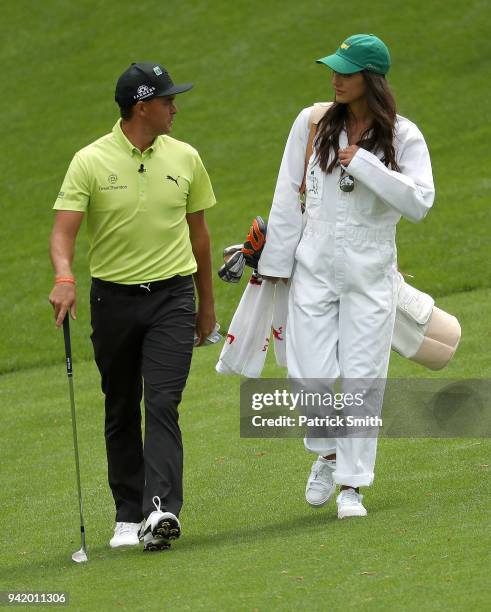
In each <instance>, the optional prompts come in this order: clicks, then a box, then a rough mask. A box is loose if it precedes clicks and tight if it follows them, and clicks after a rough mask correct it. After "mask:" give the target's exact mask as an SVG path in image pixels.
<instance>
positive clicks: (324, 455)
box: [259, 34, 434, 518]
mask: <svg viewBox="0 0 491 612" xmlns="http://www.w3.org/2000/svg"><path fill="white" fill-rule="evenodd" d="M318 62H319V63H322V64H325V65H326V66H328V67H330V68H331V69H332V70H333V75H332V85H333V88H334V92H335V101H334V103H333V104H332V105H331V106H330V107H329V109H328V110H327V112H326V113H325V115H324V116H323V118H322V119H321V121H320V122H319V125H318V129H317V135H316V139H315V141H314V150H313V154H312V156H311V158H310V161H309V164H308V167H307V170H306V209H305V215H306V222H305V223H302V212H301V207H300V205H299V190H300V187H301V185H302V182H303V178H304V157H305V153H306V147H307V140H308V136H309V125H308V124H309V116H310V113H311V110H312V109H310V108H307V109H304V110H303V111H302V112H301V113H300V114H299V116H298V117H297V119H296V120H295V122H294V124H293V127H292V129H291V132H290V135H289V138H288V141H287V144H286V148H285V152H284V155H283V160H282V163H281V168H280V172H279V176H278V182H277V186H276V190H275V195H274V199H273V205H272V209H271V213H270V217H269V222H268V237H267V241H266V245H265V248H264V251H263V254H262V256H261V260H260V263H259V272H260V274H262V275H263V276H265V277H266V278H268V279H270V280H272V281H273V282H275V281H276V280H278V279H279V278H283V279H288V278H290V277H291V278H292V282H291V289H290V296H289V306H288V331H287V365H288V375H289V377H290V378H294V379H302V380H305V379H317V380H319V379H322V380H324V381H326V380H328V379H330V380H332V379H337V378H338V377H341V379H342V380H345V381H349V380H351V381H353V380H355V381H356V380H358V381H359V380H360V379H370V380H373V379H382V380H383V379H385V377H386V375H387V369H388V362H389V354H390V350H391V336H392V330H393V325H394V317H395V307H396V272H397V263H396V247H395V226H396V224H397V222H398V221H399V219H400V218H401V216H404V217H405V218H407V219H409V220H411V221H414V222H417V221H420V220H421V219H423V218H424V216H425V215H426V213H427V212H428V210H429V209H430V208H431V206H432V204H433V199H434V187H433V177H432V171H431V164H430V158H429V154H428V149H427V146H426V143H425V141H424V138H423V136H422V134H421V132H420V131H419V130H418V128H417V127H416V125H414V123H412V122H410V121H409V120H408V119H405V118H404V117H401V116H399V115H396V111H395V102H394V98H393V96H392V94H391V91H390V89H389V86H388V84H387V81H386V79H385V75H386V74H387V72H388V70H389V67H390V55H389V51H388V49H387V47H386V46H385V44H384V43H383V42H382V41H381V40H380V39H379V38H377V37H376V36H373V35H368V34H358V35H355V36H351V37H349V38H348V39H347V40H345V41H344V42H343V43H342V44H341V46H340V47H339V49H338V50H337V51H336V53H335V54H333V55H329V56H327V57H325V58H323V59H321V60H318ZM302 225H304V230H303V233H302ZM382 393H383V389H382ZM380 404H381V397H380ZM304 442H305V447H306V448H307V450H309V451H311V452H314V453H316V454H317V455H319V457H318V459H317V460H316V461H315V462H314V464H313V466H312V470H311V474H310V476H309V479H308V482H307V487H306V498H307V502H308V503H310V504H311V505H312V506H321V505H323V504H325V503H326V502H327V501H328V499H329V498H330V497H331V496H332V495H333V493H334V491H335V489H336V484H338V485H340V486H341V491H340V494H339V495H338V497H337V505H338V517H339V518H345V517H349V516H365V515H366V514H367V511H366V509H365V507H364V506H363V503H362V499H363V496H362V495H361V494H360V493H359V487H363V486H369V485H371V484H372V482H373V478H374V465H375V455H376V447H377V439H376V436H373V437H364V438H360V437H342V438H332V437H324V438H319V437H308V436H307V437H306V438H305V440H304Z"/></svg>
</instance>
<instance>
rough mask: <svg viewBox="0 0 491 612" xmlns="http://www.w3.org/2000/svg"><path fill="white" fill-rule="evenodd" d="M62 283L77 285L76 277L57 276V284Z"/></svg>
mask: <svg viewBox="0 0 491 612" xmlns="http://www.w3.org/2000/svg"><path fill="white" fill-rule="evenodd" d="M60 283H72V285H75V279H74V277H73V276H56V277H55V285H59V284H60Z"/></svg>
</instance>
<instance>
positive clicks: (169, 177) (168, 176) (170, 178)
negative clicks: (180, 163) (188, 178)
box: [165, 174, 179, 187]
mask: <svg viewBox="0 0 491 612" xmlns="http://www.w3.org/2000/svg"><path fill="white" fill-rule="evenodd" d="M165 178H166V179H167V180H168V181H174V183H175V184H176V185H177V186H178V187H179V183H178V182H177V180H178V179H179V176H178V177H177V178H174V177H173V176H170V174H168V175H167V176H166V177H165Z"/></svg>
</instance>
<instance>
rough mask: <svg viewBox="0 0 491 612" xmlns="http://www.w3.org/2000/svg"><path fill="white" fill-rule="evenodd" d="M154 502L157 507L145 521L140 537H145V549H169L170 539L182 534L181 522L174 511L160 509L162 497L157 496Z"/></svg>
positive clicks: (175, 538)
mask: <svg viewBox="0 0 491 612" xmlns="http://www.w3.org/2000/svg"><path fill="white" fill-rule="evenodd" d="M152 501H153V504H154V506H155V508H156V510H154V511H153V512H152V513H151V514H150V516H149V517H148V518H147V520H146V521H145V526H144V527H143V528H142V530H141V533H140V538H142V539H143V545H144V546H143V550H167V549H168V548H170V541H171V540H177V538H178V537H179V536H180V535H181V524H180V523H179V520H178V518H177V516H175V515H174V514H172V512H162V511H161V510H160V498H159V497H157V496H155V497H154V498H153V500H152Z"/></svg>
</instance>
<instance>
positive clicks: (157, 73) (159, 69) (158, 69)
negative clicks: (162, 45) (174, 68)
mask: <svg viewBox="0 0 491 612" xmlns="http://www.w3.org/2000/svg"><path fill="white" fill-rule="evenodd" d="M153 71H154V72H155V74H156V75H157V76H160V75H161V74H163V72H162V70H161V68H160V66H154V67H153Z"/></svg>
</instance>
